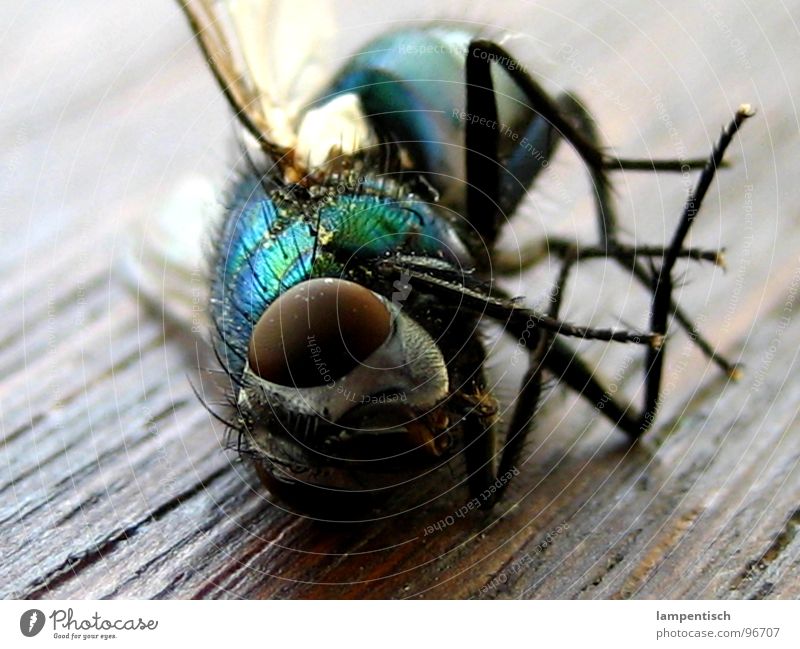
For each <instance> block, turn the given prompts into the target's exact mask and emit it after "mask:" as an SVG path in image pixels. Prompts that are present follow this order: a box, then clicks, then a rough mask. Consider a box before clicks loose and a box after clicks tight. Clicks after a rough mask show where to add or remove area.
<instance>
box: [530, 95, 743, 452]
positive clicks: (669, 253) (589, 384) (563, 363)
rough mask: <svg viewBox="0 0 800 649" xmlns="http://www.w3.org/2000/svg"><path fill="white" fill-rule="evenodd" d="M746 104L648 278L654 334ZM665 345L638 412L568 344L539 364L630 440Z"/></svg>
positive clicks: (651, 358) (652, 401) (651, 365)
mask: <svg viewBox="0 0 800 649" xmlns="http://www.w3.org/2000/svg"><path fill="white" fill-rule="evenodd" d="M752 114H753V113H752V111H751V110H750V108H749V107H746V106H743V107H740V108H739V110H738V111H737V113H736V115H735V117H734V118H733V120H732V121H731V122H730V124H729V125H728V126H727V127H726V128H725V129H724V130H723V132H722V135H721V136H720V139H719V141H718V143H717V145H716V146H715V147H714V150H713V152H712V154H711V156H710V158H709V160H708V162H707V163H706V166H705V168H704V169H703V171H702V173H701V175H700V178H699V179H698V181H697V184H696V186H695V188H694V190H693V191H692V192H691V193H690V194H689V197H688V198H687V200H686V204H685V206H684V210H683V214H682V215H681V219H680V221H679V223H678V227H677V229H676V231H675V233H674V235H673V237H672V241H671V242H670V245H669V247H668V248H667V249H666V251H665V254H664V256H663V261H662V264H661V268H660V269H659V271H658V272H656V273H654V276H653V278H652V291H653V302H652V310H651V317H650V329H651V331H652V332H654V333H656V334H661V335H664V336H666V333H667V328H668V320H669V317H670V315H673V314H674V311H675V309H674V304H673V302H672V297H671V296H672V289H673V279H672V270H673V268H674V265H675V262H676V261H677V259H678V255H679V252H680V250H681V249H682V247H683V241H684V239H685V238H686V235H687V234H688V232H689V229H690V228H691V226H692V223H694V220H695V218H696V217H697V214H698V211H699V209H700V205H701V203H702V201H703V198H704V197H705V194H706V192H707V191H708V188H709V186H710V185H711V181H712V180H713V178H714V175H715V173H716V170H717V167H718V166H719V163H720V161H721V160H722V156H723V154H724V152H725V149H726V148H727V146H728V145H729V144H730V142H731V141H732V140H733V137H734V136H735V135H736V133H737V131H738V130H739V128H740V126H741V125H742V123H743V122H744V121H745V120H746V119H747V118H748V117H750V116H752ZM665 346H666V345H665V344H663V345H661V346H659V347H650V348H649V349H648V351H647V358H646V362H645V402H644V407H643V409H642V410H641V411H639V412H637V411H636V410H635V409H634V408H633V406H631V405H625V404H622V403H620V402H619V401H618V400H617V398H616V397H615V396H614V395H615V392H614V391H611V390H609V389H608V388H607V387H606V386H604V385H603V383H602V382H601V381H600V380H599V379H597V378H596V377H595V374H594V372H593V371H592V369H591V368H589V367H588V366H587V365H586V363H584V362H583V361H582V360H581V359H580V358H578V357H577V356H576V355H575V354H574V352H572V350H571V349H570V348H569V346H568V345H566V344H565V343H563V342H561V341H555V342H554V343H553V345H551V347H550V350H549V351H548V354H547V356H546V358H545V364H546V366H547V367H548V369H550V370H551V371H553V372H554V373H555V374H556V375H557V376H558V377H559V379H560V380H561V381H563V382H564V383H566V384H567V385H569V386H570V387H571V388H573V389H574V390H576V391H578V392H579V393H580V394H581V395H582V396H583V397H584V398H586V399H587V400H589V401H592V402H594V404H595V407H597V408H598V409H599V410H601V411H602V412H603V413H604V414H606V415H607V416H608V417H609V418H610V419H611V420H612V421H614V423H616V424H617V425H618V426H619V427H620V428H621V429H622V430H623V431H624V432H625V433H627V434H628V435H629V436H630V437H631V438H633V439H637V438H638V437H640V436H641V435H642V434H643V433H644V432H645V431H646V430H647V429H648V428H650V426H651V425H652V423H653V420H654V419H655V415H656V412H657V410H658V406H659V398H660V390H661V374H662V368H663V359H664V356H663V354H664V348H665Z"/></svg>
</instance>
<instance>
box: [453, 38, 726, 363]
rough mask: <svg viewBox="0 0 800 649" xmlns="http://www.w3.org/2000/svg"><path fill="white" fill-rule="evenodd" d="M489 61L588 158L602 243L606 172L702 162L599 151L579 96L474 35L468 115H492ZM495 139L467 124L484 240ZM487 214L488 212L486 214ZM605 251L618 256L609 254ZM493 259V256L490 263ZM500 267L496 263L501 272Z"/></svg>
mask: <svg viewBox="0 0 800 649" xmlns="http://www.w3.org/2000/svg"><path fill="white" fill-rule="evenodd" d="M492 61H494V62H495V63H496V64H497V65H502V66H503V67H504V68H505V69H506V71H507V72H508V74H509V75H510V76H511V78H512V79H513V80H514V81H515V82H516V83H517V84H518V85H519V87H520V88H521V89H522V90H523V92H525V94H526V96H527V98H528V100H529V101H530V103H531V106H530V107H531V108H532V109H533V110H534V111H535V112H537V113H538V114H539V115H540V116H541V117H542V118H544V119H545V120H546V121H547V122H549V123H550V124H551V126H552V128H553V130H554V131H555V132H556V133H557V134H558V135H559V136H560V137H562V138H564V139H565V140H567V141H568V142H569V143H570V144H572V146H574V147H575V149H576V151H577V152H578V154H579V155H580V156H581V157H582V158H583V160H584V162H585V163H586V164H587V166H588V168H589V173H590V175H591V178H592V184H593V187H594V192H595V204H596V206H597V212H598V227H599V229H600V241H601V243H600V246H601V247H605V248H609V249H611V248H614V247H617V248H619V244H618V243H617V241H616V231H617V223H616V215H615V210H614V208H613V202H612V200H611V192H610V185H609V182H608V178H607V172H608V171H613V170H624V169H627V170H645V171H647V170H649V171H662V170H665V171H681V172H685V171H687V170H691V169H694V168H697V167H701V166H703V165H705V163H706V159H705V158H702V159H692V160H677V159H676V160H660V161H655V160H631V159H621V158H616V157H613V156H609V155H606V154H605V153H603V148H602V145H601V142H600V138H599V136H598V134H597V129H596V127H595V124H594V120H593V119H592V117H591V115H590V114H589V113H588V111H587V110H586V109H585V108H584V107H583V105H582V104H581V102H579V101H578V100H577V99H576V98H575V97H574V96H572V95H568V94H562V95H560V96H559V97H558V98H556V99H553V98H551V97H550V96H549V95H548V94H547V92H545V91H544V89H543V88H541V87H540V86H539V85H538V84H537V83H536V82H535V81H534V80H533V79H532V78H531V77H530V75H528V74H527V73H526V72H525V71H524V70H523V69H522V67H521V66H520V64H519V63H518V62H517V61H516V60H515V59H514V58H513V57H512V56H511V55H510V54H509V53H508V52H507V51H506V50H505V49H504V48H502V47H501V46H499V45H497V44H496V43H492V42H491V41H485V40H476V41H473V42H472V43H470V47H469V50H468V53H467V62H466V70H467V111H468V112H469V113H470V114H471V115H477V116H478V117H486V119H487V120H494V119H496V118H497V106H496V102H495V99H494V94H493V92H490V90H491V88H492V79H491V73H490V70H491V62H492ZM497 142H498V137H497V133H496V129H494V128H487V127H485V126H480V125H479V124H478V123H477V122H476V121H475V120H471V121H470V122H469V123H468V124H467V128H466V145H467V187H468V194H467V196H468V200H467V217H468V220H469V222H470V223H471V224H472V225H473V227H475V228H476V230H477V231H478V232H479V233H480V234H481V236H482V237H483V238H484V241H488V242H494V241H495V238H496V235H497V231H498V229H499V227H500V225H501V224H502V222H501V219H502V216H503V215H502V214H499V213H498V208H497V204H498V202H499V200H498V198H497V194H496V190H497V188H498V175H497V169H498V165H499V163H498V162H497V149H496V147H497ZM473 147H476V148H475V149H473ZM721 163H722V161H720V164H721ZM718 166H719V165H718ZM470 199H472V200H470ZM487 214H490V215H491V216H490V217H487ZM487 224H488V225H487ZM482 226H484V227H482ZM679 255H681V256H683V253H682V252H679ZM609 256H610V257H612V258H619V257H618V256H615V255H614V254H611V255H609ZM687 256H691V255H687ZM493 262H494V260H492V262H490V264H493ZM626 263H627V262H626ZM484 265H485V263H484ZM502 271H503V269H502V268H501V269H500V272H502ZM632 271H633V274H634V276H635V277H636V278H637V279H638V280H639V281H640V282H642V283H644V284H646V285H648V286H649V285H650V284H651V277H650V274H649V273H648V271H647V270H646V268H645V267H644V266H643V265H642V264H640V263H638V262H637V261H636V260H635V259H634V263H633V266H632ZM670 307H671V309H672V310H673V311H674V313H675V317H676V320H677V321H678V324H679V325H680V326H681V327H683V328H684V329H685V330H686V331H687V333H688V334H689V336H690V338H691V339H692V341H693V342H694V343H695V344H696V345H697V346H698V347H699V348H700V350H701V351H702V352H703V353H704V354H705V355H706V356H707V357H708V358H709V359H711V360H712V361H713V362H714V363H716V364H717V365H718V366H719V367H720V368H721V369H722V370H723V371H724V372H725V373H726V374H727V375H728V376H730V377H733V378H735V377H737V376H738V375H739V369H738V367H737V365H736V364H735V363H732V362H730V361H728V360H727V359H725V358H724V357H722V356H720V355H719V354H717V353H716V352H715V351H714V349H713V346H712V345H711V343H710V342H709V341H708V340H706V339H705V338H704V337H703V335H702V334H701V333H700V331H699V330H698V328H697V327H696V326H695V324H694V323H693V322H692V320H691V318H690V317H689V316H688V315H687V314H686V313H685V312H684V311H683V310H682V309H681V308H680V307H679V306H677V305H676V304H672V303H671V305H670Z"/></svg>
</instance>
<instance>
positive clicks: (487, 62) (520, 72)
mask: <svg viewBox="0 0 800 649" xmlns="http://www.w3.org/2000/svg"><path fill="white" fill-rule="evenodd" d="M492 62H494V63H496V64H497V65H500V66H502V67H503V68H504V69H505V70H506V72H508V74H509V76H510V77H511V78H512V79H513V80H514V82H515V83H516V84H517V85H518V86H519V87H520V89H521V90H522V91H523V92H524V93H525V95H526V96H527V98H528V100H529V101H530V104H531V105H530V108H531V109H533V110H534V111H535V112H536V113H538V114H539V115H541V116H542V117H543V118H544V119H545V120H546V121H547V122H549V123H550V124H551V125H552V127H553V128H554V129H555V131H556V132H557V133H558V134H559V135H560V136H561V137H562V138H564V139H565V140H567V141H568V142H569V143H570V144H572V146H574V147H575V149H576V151H577V152H578V154H579V155H580V156H581V157H582V158H583V159H584V161H585V162H586V163H587V164H588V165H589V166H590V167H592V168H596V169H602V168H605V169H608V170H612V171H613V170H630V171H674V172H684V171H687V170H691V169H699V168H701V167H702V166H703V165H704V164H705V163H706V159H705V158H693V159H688V160H678V159H666V160H647V159H630V158H618V157H616V156H613V155H608V154H606V153H605V152H603V151H602V150H601V149H600V148H598V147H596V146H595V145H594V144H593V143H592V142H591V140H589V139H588V138H587V137H585V135H584V134H583V133H581V131H580V129H578V128H577V127H576V126H575V125H574V124H572V123H571V122H570V121H569V119H568V117H567V115H566V114H565V112H564V110H563V109H562V108H561V107H560V106H559V103H558V101H556V100H554V99H553V98H552V97H551V96H550V95H549V94H548V93H547V92H546V91H545V90H544V89H543V88H542V87H541V86H540V85H539V84H538V83H536V81H534V80H533V78H532V77H531V76H530V75H529V74H528V73H527V72H525V71H524V69H523V67H522V66H521V65H520V63H519V62H518V61H517V60H516V59H515V58H514V57H513V56H512V55H511V54H510V53H509V52H508V51H507V50H506V49H505V48H503V47H502V46H500V45H498V44H497V43H494V42H492V41H488V40H483V39H478V40H474V41H472V42H471V43H470V44H469V48H468V50H467V62H466V68H467V84H470V83H471V81H470V79H475V80H478V81H479V82H480V87H481V88H483V89H486V88H491V86H490V85H487V83H486V80H487V79H488V82H489V84H491V76H490V72H489V70H490V67H491V63H492ZM469 92H470V86H469V85H468V86H467V96H468V98H469ZM467 111H468V112H470V113H471V114H479V115H482V114H483V113H473V112H471V111H470V110H469V101H468V102H467ZM487 130H493V129H487Z"/></svg>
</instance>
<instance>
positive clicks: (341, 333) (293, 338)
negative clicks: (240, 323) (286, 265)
mask: <svg viewBox="0 0 800 649" xmlns="http://www.w3.org/2000/svg"><path fill="white" fill-rule="evenodd" d="M391 322H392V320H391V315H390V314H389V310H388V309H387V308H386V306H385V305H384V303H383V302H382V301H381V300H380V298H378V296H376V295H375V294H374V293H373V292H372V291H370V290H369V289H367V288H364V287H363V286H361V285H360V284H356V283H354V282H349V281H347V280H343V279H333V278H319V279H311V280H307V281H305V282H301V283H300V284H298V285H296V286H293V287H292V288H290V289H289V290H288V291H286V292H285V293H284V294H282V295H281V296H280V297H279V298H278V299H276V300H275V301H274V302H273V303H272V304H270V306H269V307H268V308H267V310H266V311H265V312H264V314H263V315H262V316H261V318H260V319H259V321H258V323H256V326H255V328H254V329H253V334H252V336H251V338H250V348H249V351H248V360H249V362H250V369H251V370H252V371H253V372H254V373H255V374H257V375H258V376H260V377H261V378H262V379H264V380H265V381H269V382H270V383H277V384H278V385H286V386H296V387H299V388H308V387H315V386H321V385H325V384H327V383H331V382H332V381H334V380H336V379H338V378H340V377H342V376H344V375H345V374H348V373H349V372H350V371H351V370H352V369H353V368H355V367H356V366H357V365H358V364H359V363H361V362H362V361H364V360H365V359H366V358H367V357H368V356H369V355H370V354H372V352H374V351H375V350H376V349H377V348H378V347H380V346H381V345H382V344H383V343H384V342H385V341H386V339H387V338H388V337H389V333H390V332H391Z"/></svg>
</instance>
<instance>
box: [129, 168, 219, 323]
mask: <svg viewBox="0 0 800 649" xmlns="http://www.w3.org/2000/svg"><path fill="white" fill-rule="evenodd" d="M222 210H223V206H222V203H221V201H220V200H219V197H218V192H217V191H216V190H215V187H214V185H213V183H212V182H211V181H210V180H208V179H206V178H203V177H200V176H189V177H186V178H184V179H183V180H182V181H181V182H180V183H179V184H178V185H177V186H176V187H175V189H174V190H173V191H172V193H171V194H170V195H169V197H168V198H167V200H166V201H165V203H164V204H163V205H162V206H161V208H160V209H159V210H158V211H157V212H156V214H155V215H154V217H153V218H149V219H147V220H146V221H144V222H137V223H136V224H134V231H132V232H131V233H130V236H129V237H128V238H127V239H126V241H125V244H124V246H123V250H122V254H121V255H120V256H119V257H118V258H117V262H116V264H117V265H116V268H115V271H116V272H117V273H118V274H119V276H120V277H121V279H122V281H123V282H124V283H125V284H126V286H127V287H128V288H129V289H130V290H131V292H133V293H134V294H135V295H136V296H137V297H138V298H139V299H141V300H142V301H143V302H144V303H145V304H146V305H147V306H148V307H149V308H151V309H152V310H153V311H156V312H157V313H160V314H162V315H163V317H164V319H165V320H166V321H169V322H171V323H173V324H175V325H177V326H178V327H179V328H180V329H182V330H184V331H185V332H186V333H189V332H191V333H192V334H194V335H199V336H200V337H202V336H203V335H204V334H205V333H206V332H207V331H208V326H209V323H210V320H209V318H208V314H207V305H208V300H209V289H208V275H207V273H208V270H207V263H206V259H205V257H206V254H205V253H206V252H207V250H208V246H209V245H210V238H211V233H212V232H213V226H214V224H215V223H218V222H219V219H220V216H221V212H222Z"/></svg>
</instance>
